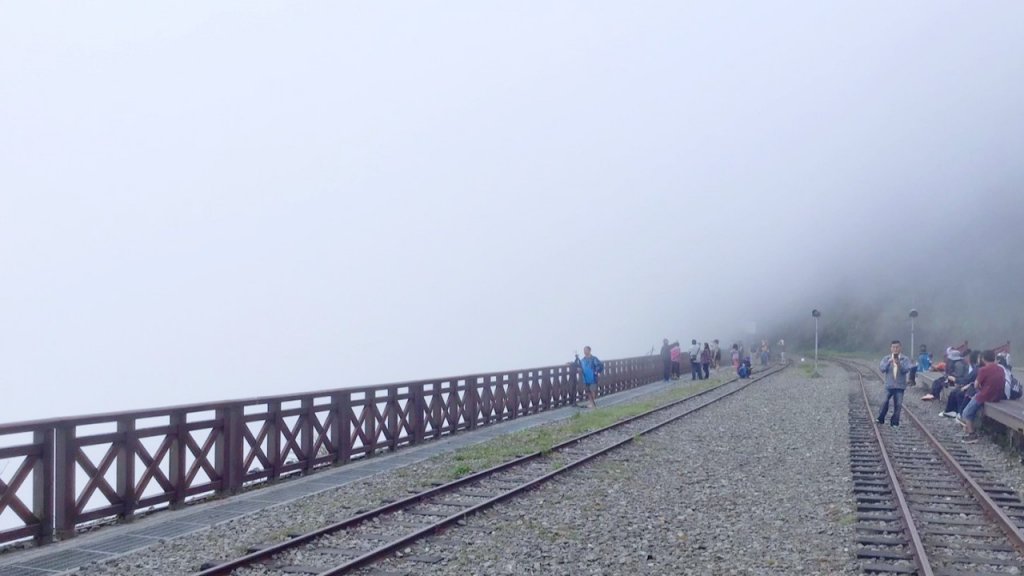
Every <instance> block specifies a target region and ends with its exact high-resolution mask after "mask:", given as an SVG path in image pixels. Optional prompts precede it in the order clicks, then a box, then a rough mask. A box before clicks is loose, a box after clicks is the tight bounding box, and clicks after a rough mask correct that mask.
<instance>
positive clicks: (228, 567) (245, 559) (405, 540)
mask: <svg viewBox="0 0 1024 576" xmlns="http://www.w3.org/2000/svg"><path fill="white" fill-rule="evenodd" d="M788 366H789V363H788V362H787V363H786V364H783V365H781V366H778V367H774V368H771V369H769V370H767V371H765V372H763V373H761V374H758V375H757V376H756V377H752V378H751V379H750V380H749V381H748V382H746V383H744V384H743V385H742V386H739V387H737V388H736V389H735V390H731V391H729V392H726V393H725V394H723V395H722V396H719V397H717V398H714V399H712V400H709V401H707V402H705V403H703V404H700V405H698V406H695V407H693V408H691V409H689V410H686V411H685V412H683V413H681V414H679V415H676V416H673V417H671V418H668V419H666V420H664V421H662V422H659V423H658V424H655V425H654V426H652V427H650V428H647V429H645V430H643V431H641V432H639V433H637V434H634V435H631V436H630V437H629V438H626V439H625V440H622V441H619V442H616V443H614V444H612V445H610V446H607V447H605V448H603V449H601V450H599V451H597V452H595V453H593V454H590V455H588V456H583V457H581V458H579V459H577V460H575V461H573V462H571V463H569V464H566V465H565V466H563V467H562V468H560V469H558V470H554V471H552V472H550V473H548V474H545V475H543V476H540V477H537V478H534V479H533V480H529V481H527V482H525V483H523V484H521V485H519V486H516V487H514V488H512V489H510V490H508V491H506V492H504V493H502V494H499V495H498V496H496V497H494V498H491V499H489V500H486V501H484V502H481V503H480V504H477V505H474V506H472V507H470V508H467V509H465V510H461V511H459V512H457V513H456V514H453V515H451V516H448V517H446V518H444V519H442V520H439V521H438V522H435V523H433V524H431V525H429V526H426V527H424V528H421V529H419V530H417V531H415V532H412V533H410V534H407V535H405V536H403V537H401V538H400V539H396V540H394V541H392V542H389V543H387V544H384V545H382V546H380V547H378V548H376V549H374V550H372V551H370V552H368V553H367V554H364V555H363V556H360V557H358V558H355V559H353V560H350V561H348V562H346V563H345V564H342V565H339V566H337V567H335V568H331V569H330V570H328V571H326V572H323V573H321V574H320V575H318V576H335V575H337V574H342V573H344V572H347V571H349V570H353V569H356V568H359V567H361V566H365V565H367V564H369V563H371V562H373V561H375V560H377V559H379V558H380V557H381V556H383V555H385V554H388V553H390V552H392V551H394V550H397V549H399V548H401V547H402V546H405V545H408V544H409V543H411V542H414V541H416V540H419V539H420V538H423V537H424V536H428V535H430V534H432V533H434V532H436V531H437V530H439V529H441V528H443V527H445V526H448V525H450V524H452V523H455V522H458V521H459V520H461V519H462V518H464V517H466V516H468V515H470V514H473V513H475V512H478V511H480V510H483V509H484V508H487V507H489V506H493V505H495V504H498V503H499V502H502V501H504V500H506V499H508V498H510V497H512V496H515V495H517V494H519V493H521V492H523V491H525V490H528V489H530V488H533V487H534V486H536V485H538V484H541V483H543V482H546V481H547V480H550V479H551V478H553V477H555V476H557V475H559V474H562V473H565V472H568V471H569V470H572V469H574V468H576V467H578V466H580V465H582V464H584V463H586V462H588V461H590V460H592V459H594V458H596V457H598V456H600V455H602V454H605V453H606V452H608V451H610V450H613V449H615V448H618V447H620V446H622V445H624V444H627V443H629V442H632V441H633V440H634V439H635V438H636V437H638V436H642V435H644V434H648V433H650V432H652V431H654V430H656V429H658V428H661V427H662V426H665V425H666V424H669V423H671V422H674V421H675V420H678V419H680V418H682V417H684V416H687V415H689V414H692V413H694V412H696V411H698V410H701V409H702V408H705V407H707V406H709V405H711V404H714V403H715V402H718V401H719V400H722V399H724V398H727V397H729V396H731V395H733V394H735V393H737V392H740V391H742V390H744V389H746V388H747V387H748V386H750V385H751V384H753V383H754V382H757V381H759V380H761V379H763V378H766V377H768V376H771V375H773V374H776V373H778V372H780V371H781V370H783V369H784V368H786V367H788ZM738 380H739V379H738V378H732V379H730V380H727V381H725V382H723V383H721V384H719V385H718V386H715V387H713V388H709V389H707V390H702V391H700V392H698V393H696V394H691V395H689V396H687V397H685V398H681V399H679V400H674V401H672V402H670V403H668V404H665V405H662V406H658V407H656V408H653V409H651V410H648V411H645V412H643V413H641V414H637V415H635V416H631V417H629V418H626V419H623V420H619V421H618V422H614V423H612V424H610V425H608V426H605V427H603V428H599V429H597V430H592V431H590V432H586V433H584V434H581V435H579V436H575V437H573V438H570V439H568V440H566V441H564V442H561V443H559V444H557V445H555V446H552V447H551V448H550V449H549V450H543V451H537V452H534V453H532V454H527V455H525V456H521V457H519V458H516V459H514V460H510V461H508V462H504V463H502V464H498V465H496V466H493V467H491V468H488V469H485V470H481V471H479V472H475V473H473V474H470V475H468V476H464V477H462V478H459V479H457V480H454V481H452V482H449V483H447V484H443V485H440V486H436V487H434V488H431V489H428V490H425V491H423V492H420V493H418V494H414V495H413V496H410V497H408V498H403V499H402V500H398V501H395V502H392V503H389V504H385V505H383V506H380V507H378V508H374V509H373V510H369V511H366V512H363V513H362V514H358V515H356V516H352V517H350V518H346V519H344V520H341V521H340V522H336V523H334V524H331V525H329V526H325V527H322V528H318V529H316V530H313V531H311V532H307V533H305V534H302V535H299V536H296V537H294V538H291V539H289V540H286V541H284V542H280V543H278V544H274V545H272V546H268V547H266V548H263V549H260V550H258V551H255V552H252V553H250V554H247V555H245V556H241V557H239V558H236V559H234V560H230V561H228V562H225V563H222V564H219V565H217V566H213V567H210V568H207V569H206V570H203V571H201V572H197V573H196V574H195V575H194V576H223V575H225V574H230V573H231V572H232V571H233V570H235V569H238V568H242V567H244V566H250V565H252V564H254V563H256V562H259V561H262V560H266V559H268V558H271V557H273V556H275V555H277V554H280V553H281V552H285V551H287V550H291V549H294V548H297V547H298V546H300V545H302V544H306V543H308V542H311V541H313V540H316V539H318V538H320V537H323V536H326V535H329V534H333V533H335V532H339V531H341V530H344V529H346V528H351V527H353V526H356V525H358V524H361V523H363V522H365V521H367V520H369V519H371V518H375V517H378V516H382V515H384V514H387V513H389V512H395V511H398V510H402V509H404V508H408V507H411V506H413V505H415V504H417V503H419V502H422V501H424V500H427V499H428V498H431V497H433V496H436V495H439V494H443V493H446V492H451V491H452V490H454V489H456V488H458V487H461V486H463V485H466V484H470V483H472V482H475V481H477V480H481V479H484V478H486V477H488V476H493V475H494V474H496V473H498V472H501V471H503V470H507V469H510V468H513V467H515V466H518V465H520V464H524V463H527V462H529V461H532V460H535V459H538V458H541V457H543V456H546V455H548V454H550V453H552V452H554V451H557V450H563V449H565V448H568V447H570V446H572V445H575V444H578V443H579V442H581V441H583V440H585V439H587V438H590V437H592V436H596V435H598V434H602V433H604V432H608V431H610V430H614V429H616V428H620V427H623V426H626V425H628V424H631V423H633V422H635V421H637V420H640V419H641V418H646V417H648V416H651V415H652V414H656V413H658V412H663V411H665V410H668V409H670V408H673V407H675V406H678V405H679V404H682V403H684V402H688V401H691V400H693V399H695V398H700V397H701V396H704V395H706V394H710V393H711V392H714V391H716V390H720V389H722V388H723V387H725V386H727V385H729V384H732V383H733V382H736V381H738Z"/></svg>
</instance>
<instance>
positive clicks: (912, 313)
mask: <svg viewBox="0 0 1024 576" xmlns="http://www.w3.org/2000/svg"><path fill="white" fill-rule="evenodd" d="M910 317H911V318H917V309H916V308H911V309H910Z"/></svg>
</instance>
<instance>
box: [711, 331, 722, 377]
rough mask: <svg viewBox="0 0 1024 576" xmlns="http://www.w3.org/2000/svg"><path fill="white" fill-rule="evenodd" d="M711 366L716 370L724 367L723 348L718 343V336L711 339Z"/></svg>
mask: <svg viewBox="0 0 1024 576" xmlns="http://www.w3.org/2000/svg"><path fill="white" fill-rule="evenodd" d="M711 367H712V368H714V369H715V370H718V369H719V368H721V367H722V348H721V346H719V344H718V338H715V339H714V340H712V341H711Z"/></svg>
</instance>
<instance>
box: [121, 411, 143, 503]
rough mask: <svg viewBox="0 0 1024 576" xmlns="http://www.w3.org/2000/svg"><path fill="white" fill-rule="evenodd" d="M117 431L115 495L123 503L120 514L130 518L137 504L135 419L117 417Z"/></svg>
mask: <svg viewBox="0 0 1024 576" xmlns="http://www.w3.org/2000/svg"><path fill="white" fill-rule="evenodd" d="M117 431H118V433H119V434H120V435H121V449H120V450H118V451H117V495H118V496H120V497H121V502H123V503H124V504H123V507H122V508H121V516H122V517H123V518H124V519H125V520H131V519H132V517H134V516H135V509H136V507H137V506H138V495H137V494H136V493H135V442H136V434H135V419H134V418H132V417H131V416H125V417H122V418H119V419H118V420H117Z"/></svg>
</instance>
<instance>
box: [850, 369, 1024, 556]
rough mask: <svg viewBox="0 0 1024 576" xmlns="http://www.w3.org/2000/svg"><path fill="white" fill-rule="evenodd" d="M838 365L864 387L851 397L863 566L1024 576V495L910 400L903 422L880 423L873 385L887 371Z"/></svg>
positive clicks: (852, 458) (852, 461) (852, 464)
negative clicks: (927, 420)
mask: <svg viewBox="0 0 1024 576" xmlns="http://www.w3.org/2000/svg"><path fill="white" fill-rule="evenodd" d="M836 362H837V363H838V364H839V365H841V366H843V367H844V368H845V369H847V370H849V371H850V372H852V373H854V374H856V375H857V376H858V377H859V379H860V384H861V389H860V391H859V392H858V393H854V394H851V396H850V472H851V474H852V477H853V484H854V489H853V491H854V496H855V498H856V501H857V516H856V519H857V524H856V533H857V544H858V548H857V557H858V559H859V561H860V562H861V568H862V569H863V570H864V572H866V573H874V574H919V575H921V576H931V575H933V574H934V575H942V576H994V575H1003V574H1018V575H1019V574H1024V535H1022V533H1021V529H1020V526H1021V525H1022V524H1024V502H1022V501H1021V500H1020V498H1019V497H1018V496H1017V494H1016V493H1015V491H1014V490H1013V489H1011V488H1009V487H1008V486H1005V485H1004V484H1002V483H1000V481H999V480H998V479H997V478H996V477H995V476H994V475H993V474H991V473H990V472H989V471H988V470H986V469H985V467H984V465H983V464H981V463H980V462H979V461H978V460H977V459H975V458H974V457H973V456H972V455H971V454H970V452H969V450H968V449H967V447H966V446H965V445H963V444H962V443H960V442H959V441H958V440H956V439H955V438H953V437H952V435H950V434H948V433H942V432H940V434H939V436H936V435H935V434H933V433H932V432H931V431H929V430H928V429H927V427H926V426H925V425H924V423H923V422H922V421H921V420H920V419H919V418H918V417H917V416H916V415H915V414H914V413H913V411H911V410H909V409H908V408H907V406H906V405H904V406H903V414H904V416H905V420H904V422H903V423H902V426H901V427H899V428H892V427H891V426H888V425H885V426H883V425H879V424H878V423H877V422H876V421H875V416H874V411H875V410H877V407H878V401H876V402H874V403H872V402H870V401H869V394H868V388H867V385H868V382H872V383H877V382H878V381H879V380H880V378H879V377H876V376H875V375H874V371H873V370H871V369H868V368H864V367H863V366H860V365H858V364H856V363H853V362H849V361H842V360H839V361H836ZM908 424H910V425H908Z"/></svg>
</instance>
